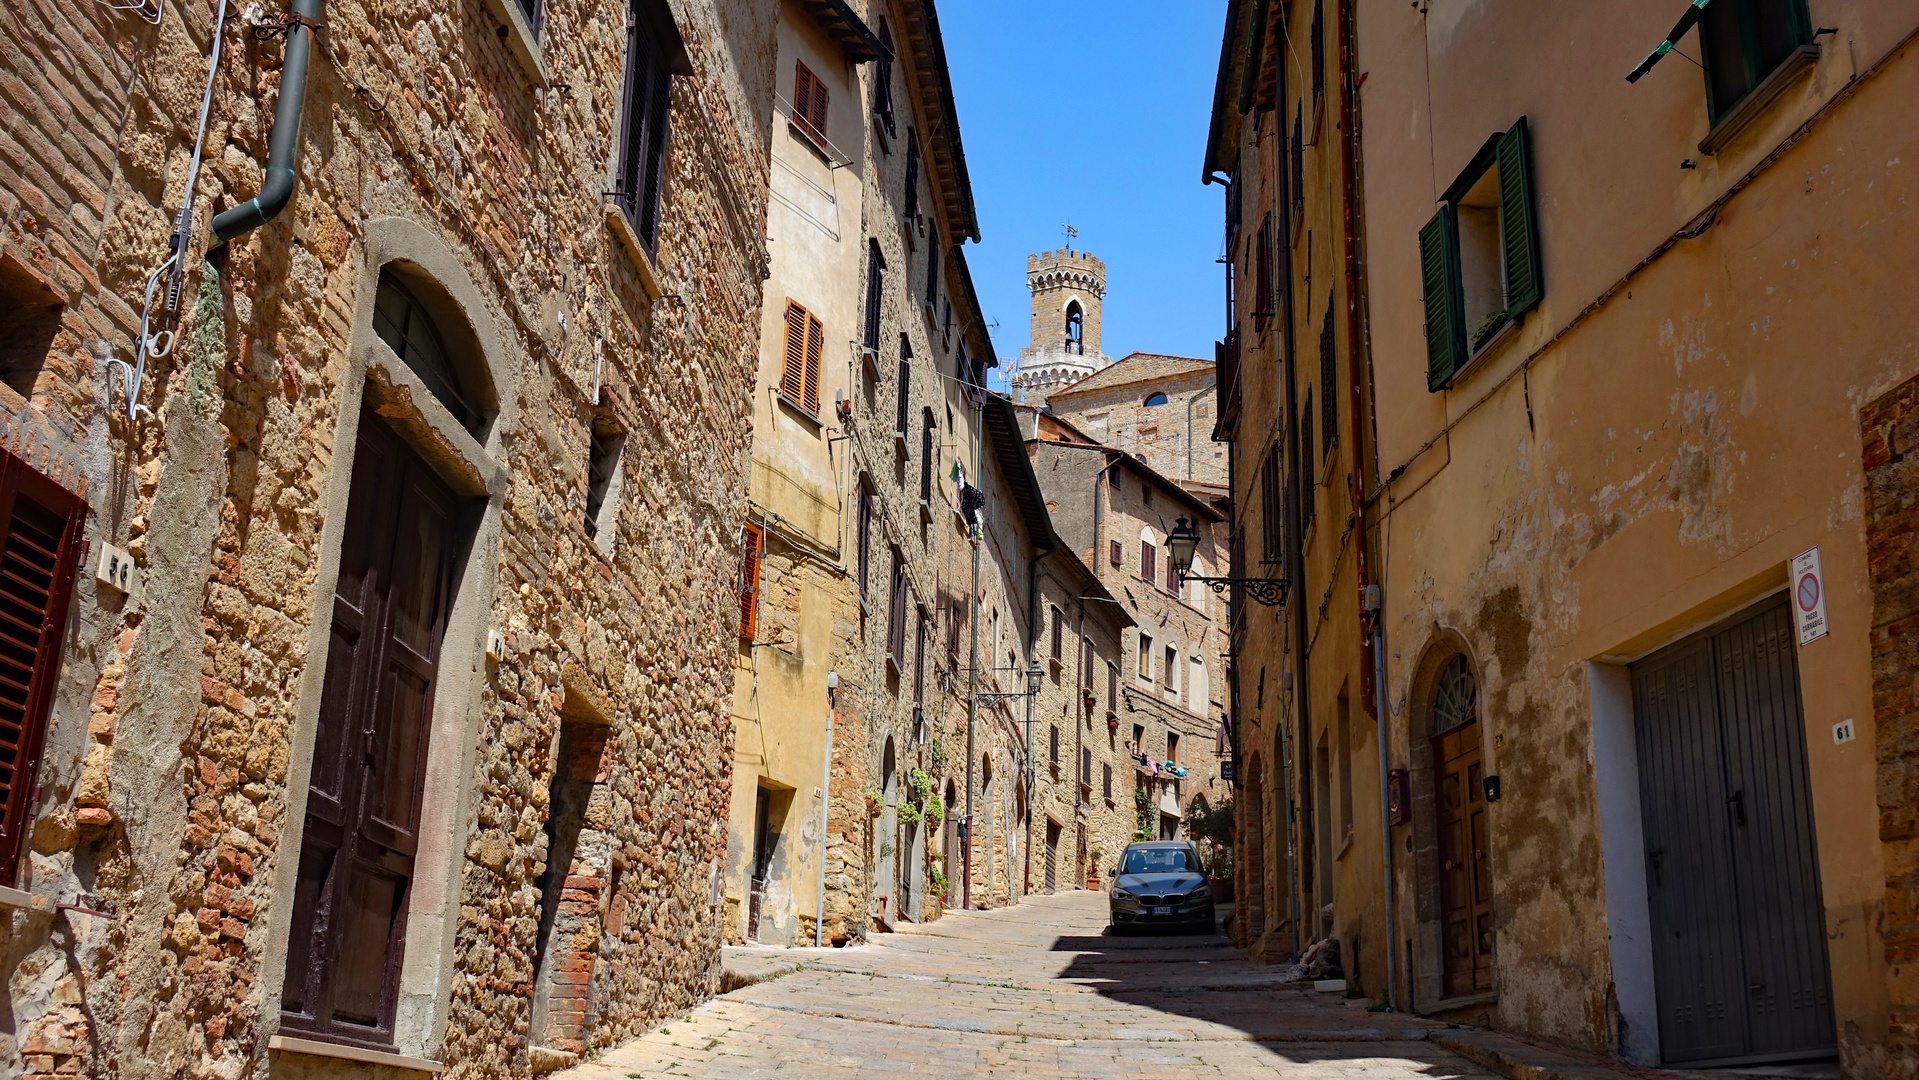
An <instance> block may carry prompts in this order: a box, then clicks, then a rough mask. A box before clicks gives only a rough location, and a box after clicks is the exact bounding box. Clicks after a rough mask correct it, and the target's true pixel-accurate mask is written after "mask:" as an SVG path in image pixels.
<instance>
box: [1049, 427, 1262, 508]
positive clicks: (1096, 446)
mask: <svg viewBox="0 0 1919 1080" xmlns="http://www.w3.org/2000/svg"><path fill="white" fill-rule="evenodd" d="M1033 441H1034V442H1040V441H1045V442H1046V445H1047V446H1050V447H1054V448H1057V449H1063V450H1097V451H1099V452H1101V453H1103V454H1105V455H1106V456H1107V457H1108V458H1109V459H1111V460H1115V461H1124V462H1125V463H1126V464H1128V465H1131V466H1132V467H1133V468H1135V469H1138V470H1139V471H1140V472H1142V473H1145V474H1146V476H1147V477H1148V478H1149V479H1152V480H1154V481H1156V482H1157V483H1158V486H1159V487H1160V488H1162V489H1163V490H1165V491H1168V492H1170V493H1171V494H1172V496H1173V498H1175V499H1178V500H1179V501H1180V502H1183V503H1185V504H1186V505H1187V506H1189V507H1191V508H1192V509H1193V510H1194V511H1195V512H1197V513H1198V514H1199V515H1200V516H1201V517H1203V518H1205V519H1206V520H1207V521H1211V522H1215V523H1217V522H1221V521H1225V520H1226V515H1224V514H1222V513H1220V512H1219V511H1218V510H1216V509H1214V508H1213V507H1211V506H1208V505H1206V500H1204V499H1201V498H1200V497H1199V496H1197V495H1194V494H1193V493H1192V492H1190V491H1187V490H1186V489H1185V488H1183V487H1181V486H1180V484H1179V481H1177V480H1173V479H1171V478H1170V477H1168V476H1167V475H1166V474H1164V473H1162V472H1160V471H1159V470H1158V469H1155V468H1153V467H1152V466H1151V465H1148V464H1147V463H1146V462H1144V461H1141V460H1140V459H1139V458H1136V457H1134V456H1133V455H1131V454H1129V453H1127V452H1126V451H1124V450H1120V449H1118V448H1116V447H1111V446H1106V445H1103V444H1101V443H1070V442H1052V441H1050V440H1038V439H1035V440H1033Z"/></svg>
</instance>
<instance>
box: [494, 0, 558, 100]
mask: <svg viewBox="0 0 1919 1080" xmlns="http://www.w3.org/2000/svg"><path fill="white" fill-rule="evenodd" d="M486 10H487V13H488V14H490V15H492V16H493V17H494V18H495V19H497V20H498V21H499V23H500V25H501V26H504V27H506V49H507V51H508V52H510V53H512V54H513V57H514V59H516V60H518V61H519V62H520V66H521V67H522V68H524V69H525V70H526V73H527V75H528V76H529V77H530V78H531V79H532V80H533V85H534V86H535V87H537V88H538V89H541V90H544V89H546V88H547V86H548V85H549V84H550V83H551V81H552V80H551V78H550V77H549V76H548V75H547V72H546V58H545V57H544V56H543V55H541V49H540V35H539V34H538V33H537V32H535V31H534V29H533V26H532V24H530V23H528V22H527V21H526V13H525V12H524V11H521V10H520V5H519V4H518V3H517V2H516V0H486Z"/></svg>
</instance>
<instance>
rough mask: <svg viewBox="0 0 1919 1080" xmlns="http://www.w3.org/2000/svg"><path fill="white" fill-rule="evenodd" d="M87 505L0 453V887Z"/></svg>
mask: <svg viewBox="0 0 1919 1080" xmlns="http://www.w3.org/2000/svg"><path fill="white" fill-rule="evenodd" d="M85 523H86V504H85V503H83V502H81V501H80V499H79V498H78V497H76V496H74V495H73V494H71V493H70V492H68V491H66V490H65V489H63V488H61V487H59V486H58V485H56V484H55V483H54V482H53V481H51V480H49V479H47V478H46V477H44V476H41V475H40V474H39V473H37V472H35V471H34V470H33V469H32V468H31V467H30V466H28V465H27V464H26V463H25V462H24V461H22V460H21V459H19V458H17V457H14V456H13V455H12V454H10V453H6V452H5V451H0V807H3V808H4V816H0V884H11V883H12V882H13V881H14V879H15V873H16V872H17V870H18V868H19V863H20V850H21V846H22V842H23V841H24V840H25V839H26V833H27V829H28V828H29V827H30V826H31V825H32V822H31V820H29V819H30V817H31V813H32V809H33V806H32V802H33V788H34V780H35V778H36V777H37V776H38V775H39V772H40V754H41V751H42V750H43V749H44V748H45V745H46V730H47V714H48V712H49V711H50V710H51V707H52V704H53V692H54V687H55V683H57V682H58V681H59V677H60V652H61V643H62V641H63V640H64V634H63V631H64V627H65V623H66V614H67V600H68V596H69V595H70V593H71V592H72V589H73V575H74V569H75V566H76V565H77V564H78V562H79V559H80V533H81V530H82V529H83V527H84V526H85Z"/></svg>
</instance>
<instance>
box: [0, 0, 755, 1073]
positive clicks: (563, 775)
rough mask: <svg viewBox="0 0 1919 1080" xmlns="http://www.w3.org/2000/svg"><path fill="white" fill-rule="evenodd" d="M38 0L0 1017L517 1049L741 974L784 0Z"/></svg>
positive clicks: (454, 1069)
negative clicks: (754, 524)
mask: <svg viewBox="0 0 1919 1080" xmlns="http://www.w3.org/2000/svg"><path fill="white" fill-rule="evenodd" d="M321 22H323V23H324V27H325V29H324V31H323V32H321V33H319V35H318V41H317V42H316V40H315V29H314V27H315V24H316V23H321ZM0 41H4V42H5V44H6V48H5V49H4V50H3V51H0V70H4V73H5V78H4V83H5V88H6V89H5V91H4V95H3V96H0V127H4V130H5V131H6V132H7V136H6V139H5V140H4V142H5V147H6V149H5V152H4V153H3V154H0V172H4V175H5V183H4V184H0V215H3V216H4V223H3V224H0V294H3V295H4V297H5V302H4V303H0V327H4V334H5V340H6V353H7V356H6V360H7V368H8V373H7V377H6V379H5V382H6V384H7V386H6V388H5V389H4V390H0V397H3V398H4V401H0V405H4V412H5V414H6V417H7V419H6V420H5V423H4V431H3V432H0V443H3V444H4V446H5V448H6V455H5V456H3V457H0V501H4V503H5V510H6V518H5V522H4V529H0V562H5V563H6V564H7V565H8V566H9V572H8V574H6V575H5V577H6V579H7V580H8V581H9V582H11V583H12V584H9V585H8V586H6V588H8V589H12V590H14V591H12V592H9V593H8V603H9V604H14V605H17V604H20V603H23V602H25V601H26V600H33V601H34V603H36V604H37V605H38V607H37V609H33V610H37V612H38V614H36V615H33V616H32V617H31V618H29V619H27V620H26V621H25V622H21V621H20V620H19V619H18V618H16V619H15V622H16V623H17V624H18V630H17V633H27V632H29V630H30V632H31V633H32V634H33V635H34V637H35V640H36V641H37V642H38V644H37V645H34V646H32V647H31V648H25V649H22V648H18V647H16V646H18V645H19V643H20V639H19V638H18V636H17V633H16V632H15V631H10V634H15V636H12V637H9V641H10V642H13V643H14V644H13V645H10V646H9V651H8V652H7V657H6V660H5V663H7V664H9V665H11V670H12V671H13V674H12V675H9V676H8V677H7V679H6V680H5V681H6V685H8V686H10V687H13V689H12V690H8V691H6V693H7V694H9V695H15V696H11V697H8V698H7V704H6V706H5V707H4V708H0V724H4V725H9V726H10V728H11V730H10V732H9V743H10V745H11V746H13V747H17V748H18V755H17V756H16V757H14V758H12V759H11V760H10V762H9V766H10V768H9V769H8V770H7V773H6V776H5V780H4V785H5V786H4V791H5V796H6V801H5V818H4V823H3V831H0V837H4V840H5V860H4V862H5V869H6V877H5V880H4V881H0V885H4V886H6V888H4V889H3V890H0V904H4V905H6V906H5V916H6V918H5V922H4V927H5V929H4V934H5V938H4V950H5V957H6V970H7V972H8V974H9V979H8V991H7V992H8V1002H7V1006H8V1007H7V1009H6V1021H5V1023H4V1025H0V1027H3V1028H4V1030H3V1031H0V1070H4V1071H6V1072H7V1073H8V1074H9V1075H26V1076H42V1075H45V1076H52V1075H74V1074H78V1075H91V1076H109V1075H111V1076H127V1077H139V1076H167V1077H184V1076H205V1077H215V1076H217V1077H222V1078H227V1080H232V1078H241V1077H252V1076H262V1075H269V1074H278V1075H289V1076H291V1075H299V1076H323V1075H340V1076H345V1075H366V1074H368V1073H369V1072H377V1073H378V1075H382V1076H400V1075H407V1074H412V1075H422V1074H431V1073H435V1072H440V1071H445V1072H446V1073H448V1074H449V1075H454V1076H481V1075H485V1076H494V1075H507V1074H512V1075H525V1074H528V1073H529V1072H533V1071H538V1070H541V1069H546V1068H551V1067H553V1066H554V1065H556V1064H559V1063H563V1062H565V1061H567V1060H569V1057H570V1054H572V1053H574V1052H578V1051H580V1050H583V1049H584V1048H586V1047H588V1046H593V1045H605V1044H607V1043H610V1042H612V1041H615V1040H618V1039H621V1038H625V1037H628V1036H630V1035H632V1034H634V1033H636V1032H638V1031H640V1030H643V1029H645V1028H646V1027H648V1026H650V1025H652V1024H653V1023H654V1022H656V1021H657V1020H659V1019H660V1018H662V1017H664V1016H666V1015H668V1014H670V1013H673V1012H675V1011H678V1010H681V1009H684V1008H685V1007H687V1006H688V1005H690V1004H692V1003H693V1002H695V1001H697V1000H698V999H699V998H701V997H702V996H704V995H706V994H708V993H711V992H712V991H713V989H714V988H715V985H716V983H717V978H718V965H717V945H718V944H719V941H720V937H721V920H720V903H719V898H720V864H721V861H722V857H723V855H724V851H725V843H726V836H725V831H724V827H723V824H722V823H723V819H724V813H725V811H724V806H725V802H726V798H727V787H728V775H729V769H730V767H731V757H732V747H731V740H732V732H731V729H730V725H729V724H728V722H727V717H726V710H725V705H724V699H725V695H726V691H727V689H728V687H729V686H730V682H731V680H730V677H729V674H728V666H727V659H728V657H729V655H731V652H732V645H731V643H732V639H733V636H734V633H733V631H734V627H735V620H736V618H737V611H738V609H737V608H736V607H735V605H734V599H733V598H734V587H733V586H734V580H733V566H734V564H735V558H736V553H737V552H738V550H739V547H738V545H739V523H740V521H742V520H743V519H744V516H745V515H744V500H743V494H744V492H745V490H746V466H747V460H748V438H749V431H750V424H751V423H752V418H751V414H750V403H751V391H752V384H751V379H750V374H749V373H750V372H751V371H752V370H753V369H754V366H755V364H754V358H755V357H756V356H757V354H758V337H759V333H760V330H759V327H760V321H759V308H760V295H761V268H762V267H763V265H764V259H765V242H764V237H765V229H764V219H765V203H764V201H763V198H762V197H761V196H760V195H758V194H756V193H758V192H763V191H764V190H765V185H766V184H767V176H768V164H767V157H766V153H767V151H766V147H767V145H768V138H769V131H770V124H771V119H772V117H771V107H770V106H771V101H772V93H771V85H770V80H771V78H772V74H773V73H772V71H771V70H770V64H771V57H772V55H773V51H772V50H773V44H774V30H773V24H772V19H771V17H770V14H769V13H765V12H762V11H761V10H760V9H759V7H758V6H757V5H752V4H745V3H736V2H732V0H683V2H673V3H667V2H665V0H634V2H633V3H632V4H631V5H621V6H619V7H617V8H615V9H612V10H608V9H606V8H605V7H604V6H595V5H590V4H582V3H577V2H574V0H549V2H547V3H545V4H524V5H523V4H519V3H496V2H487V3H470V4H465V5H454V6H452V7H446V6H444V5H442V6H439V7H434V6H431V5H422V4H405V3H402V4H397V5H395V4H387V5H381V6H379V7H378V10H375V8H374V7H373V6H369V5H365V4H361V3H355V2H346V0H342V2H338V3H335V4H333V5H329V6H327V7H326V9H325V10H324V11H322V8H321V5H320V4H319V3H318V2H317V0H295V2H294V4H293V6H292V8H291V9H290V10H282V9H280V8H277V7H272V6H269V7H267V8H262V7H260V6H257V5H256V6H253V7H249V8H246V9H245V10H244V11H243V10H242V9H241V7H240V5H229V4H226V3H215V2H212V0H208V2H204V3H202V2H193V3H184V4H181V3H169V2H164V0H156V2H155V3H152V4H149V5H145V6H138V5H136V6H120V7H113V6H102V5H98V4H92V3H80V2H77V0H52V2H49V3H45V4H38V5H29V6H25V7H22V6H19V5H13V6H9V7H8V8H7V10H6V11H5V12H4V13H0ZM316 44H317V46H318V47H316ZM455 90H457V92H453V91H455ZM210 234H211V235H210ZM83 552H84V557H83V555H82V553H83ZM21 590H25V591H21ZM36 597H37V599H36ZM28 610H30V609H29V608H25V607H17V606H16V607H10V608H9V611H11V612H13V613H14V615H15V616H18V615H19V614H20V613H21V612H25V611H28ZM63 613H64V617H63Z"/></svg>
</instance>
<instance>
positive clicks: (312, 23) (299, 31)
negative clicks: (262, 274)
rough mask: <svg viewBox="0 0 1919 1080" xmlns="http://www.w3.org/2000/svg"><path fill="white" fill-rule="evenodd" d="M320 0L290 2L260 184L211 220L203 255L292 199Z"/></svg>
mask: <svg viewBox="0 0 1919 1080" xmlns="http://www.w3.org/2000/svg"><path fill="white" fill-rule="evenodd" d="M319 19H320V0H292V3H291V4H289V5H288V9H287V21H288V24H289V28H288V30H287V46H286V57H285V59H284V60H283V61H282V63H281V66H280V100H279V102H278V103H277V104H276V105H275V106H274V108H273V134H272V136H271V137H270V138H269V141H268V143H267V170H266V182H265V183H264V184H262V185H261V187H260V193H259V194H258V195H255V196H254V197H253V198H251V199H248V200H247V201H246V202H243V203H241V204H240V205H238V206H234V207H230V208H228V209H227V210H225V211H224V212H222V213H220V214H219V215H217V216H215V217H214V219H213V225H212V231H213V244H212V248H211V250H209V251H208V253H207V254H208V255H209V257H211V256H213V254H214V253H215V252H217V251H219V250H220V249H221V248H223V247H225V245H226V243H227V241H229V240H232V239H233V238H234V237H236V236H240V235H241V234H243V233H247V232H251V231H253V230H254V229H257V228H259V227H260V226H262V225H265V224H266V223H267V222H269V221H272V220H273V219H274V218H275V217H277V216H279V213H280V211H282V210H284V209H286V205H287V202H288V200H290V199H292V198H293V180H294V163H295V159H296V158H297V157H298V156H299V151H300V113H301V110H302V107H303V106H304V105H305V102H306V88H307V61H308V60H309V59H310V54H311V52H312V48H313V32H314V30H315V29H316V28H317V27H318V25H319Z"/></svg>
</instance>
